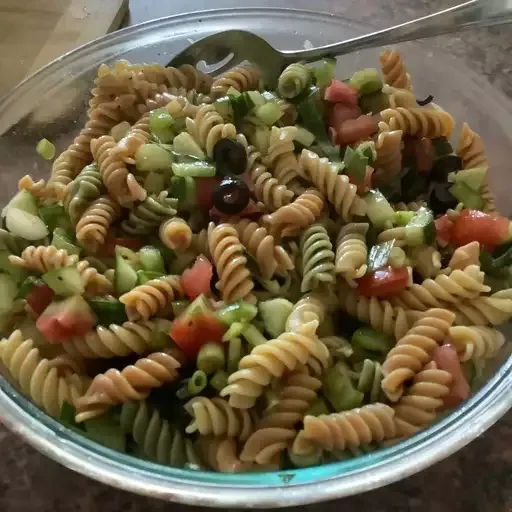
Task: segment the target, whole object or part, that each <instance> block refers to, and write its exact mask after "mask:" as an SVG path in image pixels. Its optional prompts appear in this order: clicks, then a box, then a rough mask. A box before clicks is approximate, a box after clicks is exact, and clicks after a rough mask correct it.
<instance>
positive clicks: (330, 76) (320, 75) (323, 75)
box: [311, 59, 336, 87]
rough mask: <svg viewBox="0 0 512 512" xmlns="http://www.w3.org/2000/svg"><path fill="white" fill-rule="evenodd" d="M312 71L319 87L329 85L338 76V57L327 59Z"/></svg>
mask: <svg viewBox="0 0 512 512" xmlns="http://www.w3.org/2000/svg"><path fill="white" fill-rule="evenodd" d="M311 71H312V73H313V77H314V78H315V80H316V85H318V87H328V86H329V85H331V82H332V81H333V80H334V78H335V77H336V59H325V60H324V61H322V62H321V63H320V65H319V66H315V67H314V68H312V69H311Z"/></svg>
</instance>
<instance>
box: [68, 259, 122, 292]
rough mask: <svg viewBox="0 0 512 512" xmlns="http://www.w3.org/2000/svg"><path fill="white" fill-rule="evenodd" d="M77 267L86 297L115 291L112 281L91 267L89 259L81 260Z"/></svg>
mask: <svg viewBox="0 0 512 512" xmlns="http://www.w3.org/2000/svg"><path fill="white" fill-rule="evenodd" d="M76 269H77V270H78V273H79V274H80V276H81V277H82V282H83V284H84V294H85V296H86V297H100V296H102V295H107V294H109V293H111V292H112V291H113V289H114V286H113V285H112V282H111V281H110V280H109V279H108V278H107V277H106V276H104V275H103V274H100V273H99V272H98V271H97V270H96V269H95V268H94V267H91V266H90V264H89V262H88V261H86V260H82V261H79V262H78V264H77V266H76Z"/></svg>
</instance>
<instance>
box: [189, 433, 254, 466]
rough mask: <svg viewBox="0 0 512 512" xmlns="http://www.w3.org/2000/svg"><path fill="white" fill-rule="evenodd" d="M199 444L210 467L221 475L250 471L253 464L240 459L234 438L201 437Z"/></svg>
mask: <svg viewBox="0 0 512 512" xmlns="http://www.w3.org/2000/svg"><path fill="white" fill-rule="evenodd" d="M198 444H199V446H200V448H201V452H202V453H203V454H204V456H205V459H206V462H207V464H208V465H209V467H210V468H211V469H213V470H215V471H219V472H220V473H241V472H245V471H250V470H251V467H252V464H251V463H248V462H242V461H241V460H240V459H239V457H238V454H237V452H238V444H237V442H236V440H235V439H234V438H233V437H227V438H225V439H224V438H221V437H212V436H200V437H199V439H198Z"/></svg>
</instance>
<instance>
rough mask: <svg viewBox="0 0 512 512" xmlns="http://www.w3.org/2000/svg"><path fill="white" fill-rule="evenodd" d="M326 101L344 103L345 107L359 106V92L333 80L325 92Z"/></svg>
mask: <svg viewBox="0 0 512 512" xmlns="http://www.w3.org/2000/svg"><path fill="white" fill-rule="evenodd" d="M325 99H326V100H327V101H330V102H331V103H344V104H345V105H354V106H355V105H357V101H358V92H357V91H356V90H355V89H354V88H353V87H350V85H347V84H344V83H343V82H340V81H339V80H333V81H332V82H331V85H329V87H327V89H326V90H325Z"/></svg>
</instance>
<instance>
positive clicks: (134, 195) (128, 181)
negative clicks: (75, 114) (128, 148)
mask: <svg viewBox="0 0 512 512" xmlns="http://www.w3.org/2000/svg"><path fill="white" fill-rule="evenodd" d="M115 148H116V142H115V140H114V138H113V137H111V136H110V135H104V136H102V137H100V138H98V139H92V140H91V152H92V155H93V157H94V160H96V162H97V164H98V167H99V169H100V174H101V179H102V180H103V183H104V184H105V186H106V187H107V190H108V192H109V194H110V195H111V196H112V197H113V198H115V199H116V201H118V202H119V204H121V205H123V206H130V205H131V204H132V203H133V201H135V200H138V201H144V199H146V195H147V194H146V191H145V190H144V188H142V187H141V186H140V185H139V184H138V183H137V180H136V179H135V177H134V176H133V174H131V173H130V172H128V169H127V168H126V164H125V163H124V161H123V159H122V158H121V157H120V156H119V155H118V154H116V152H115Z"/></svg>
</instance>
